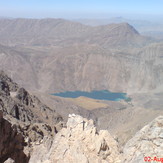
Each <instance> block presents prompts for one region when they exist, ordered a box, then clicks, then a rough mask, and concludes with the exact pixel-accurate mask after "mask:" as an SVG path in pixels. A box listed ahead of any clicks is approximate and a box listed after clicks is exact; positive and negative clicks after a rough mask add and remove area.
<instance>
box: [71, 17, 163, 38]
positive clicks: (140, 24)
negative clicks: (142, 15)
mask: <svg viewBox="0 0 163 163" xmlns="http://www.w3.org/2000/svg"><path fill="white" fill-rule="evenodd" d="M73 21H76V22H80V23H82V24H85V25H90V26H100V25H108V24H112V23H124V22H126V23H129V24H131V25H132V26H133V27H134V28H136V29H137V30H138V31H139V32H140V33H141V34H144V35H146V36H151V37H155V38H157V39H163V21H162V20H160V21H154V20H151V21H149V20H134V19H126V18H123V17H113V18H109V19H74V20H73ZM160 34H161V35H160Z"/></svg>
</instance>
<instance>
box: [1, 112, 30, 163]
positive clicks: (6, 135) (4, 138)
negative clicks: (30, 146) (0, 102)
mask: <svg viewBox="0 0 163 163" xmlns="http://www.w3.org/2000/svg"><path fill="white" fill-rule="evenodd" d="M24 144H25V142H24V138H23V136H22V135H21V134H20V133H18V132H17V130H16V129H15V128H13V127H12V125H11V123H9V122H8V121H7V120H5V119H4V118H3V114H2V111H0V163H3V162H4V161H6V160H7V159H8V158H11V159H12V160H14V161H15V163H28V160H29V158H28V157H27V156H26V155H25V153H24V151H23V149H24ZM8 161H9V160H8ZM10 162H11V161H10Z"/></svg>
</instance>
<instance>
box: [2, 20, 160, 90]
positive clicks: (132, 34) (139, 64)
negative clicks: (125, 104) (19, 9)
mask: <svg viewBox="0 0 163 163" xmlns="http://www.w3.org/2000/svg"><path fill="white" fill-rule="evenodd" d="M0 36H1V37H0V43H1V46H0V68H1V69H3V70H5V71H6V72H7V73H8V74H9V75H10V76H11V77H12V78H13V79H14V80H15V81H17V82H18V83H19V84H21V85H22V86H24V87H25V88H28V89H30V90H39V91H43V92H48V93H55V92H61V91H71V90H82V91H91V90H101V89H103V90H104V89H106V90H111V91H121V92H135V91H136V92H137V91H140V92H146V91H149V90H151V91H153V90H155V89H158V88H159V89H160V90H162V88H163V84H162V83H163V77H162V73H161V71H162V70H163V64H162V63H163V62H162V58H163V56H162V43H161V42H158V41H157V42H156V41H155V40H154V39H151V38H148V37H144V36H142V35H140V34H139V33H138V32H137V31H136V30H135V29H134V28H133V27H132V26H131V25H129V24H127V23H120V24H110V25H103V26H97V27H90V26H86V25H82V24H80V23H75V22H72V21H67V20H63V19H12V20H10V19H3V20H0Z"/></svg>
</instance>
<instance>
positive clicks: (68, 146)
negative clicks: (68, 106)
mask: <svg viewBox="0 0 163 163" xmlns="http://www.w3.org/2000/svg"><path fill="white" fill-rule="evenodd" d="M40 147H41V148H40ZM40 147H36V149H35V152H34V153H33V155H34V156H32V157H31V160H30V163H33V162H35V161H36V159H37V161H38V163H41V162H48V163H54V162H57V163H78V162H80V163H88V162H90V163H96V162H97V163H99V162H101V163H105V162H106V163H107V162H110V163H117V162H120V153H119V150H118V145H117V142H116V141H115V140H114V139H113V138H112V136H111V135H110V134H109V133H108V131H105V130H101V131H99V132H98V131H97V129H96V127H95V126H94V124H93V121H92V120H87V119H85V118H82V117H81V116H79V115H75V114H72V115H69V119H68V122H67V128H63V129H62V130H61V131H60V132H59V133H58V134H57V135H56V136H55V139H54V140H53V143H52V145H51V148H50V150H49V149H48V150H49V152H47V151H48V150H45V147H43V146H40ZM38 149H40V150H39V151H38ZM41 151H43V152H44V154H45V151H46V152H47V154H46V155H44V158H41V159H40V160H38V157H36V155H37V156H40V155H41V154H40V152H41Z"/></svg>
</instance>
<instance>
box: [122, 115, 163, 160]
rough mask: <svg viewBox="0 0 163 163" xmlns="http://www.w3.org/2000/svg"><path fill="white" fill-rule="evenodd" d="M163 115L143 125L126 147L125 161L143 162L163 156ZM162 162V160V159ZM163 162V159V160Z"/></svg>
mask: <svg viewBox="0 0 163 163" xmlns="http://www.w3.org/2000/svg"><path fill="white" fill-rule="evenodd" d="M162 154H163V116H160V117H158V118H156V119H155V120H154V121H152V122H151V123H149V124H148V125H146V126H145V127H143V128H142V129H141V130H140V131H139V132H138V133H137V134H136V135H135V136H134V137H133V138H132V139H131V140H129V141H128V142H127V144H126V145H125V147H124V161H123V162H124V163H142V162H144V161H147V160H148V161H149V160H151V161H152V160H154V161H157V159H160V158H162V157H163V155H162ZM160 162H161V161H160ZM162 162H163V160H162Z"/></svg>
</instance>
